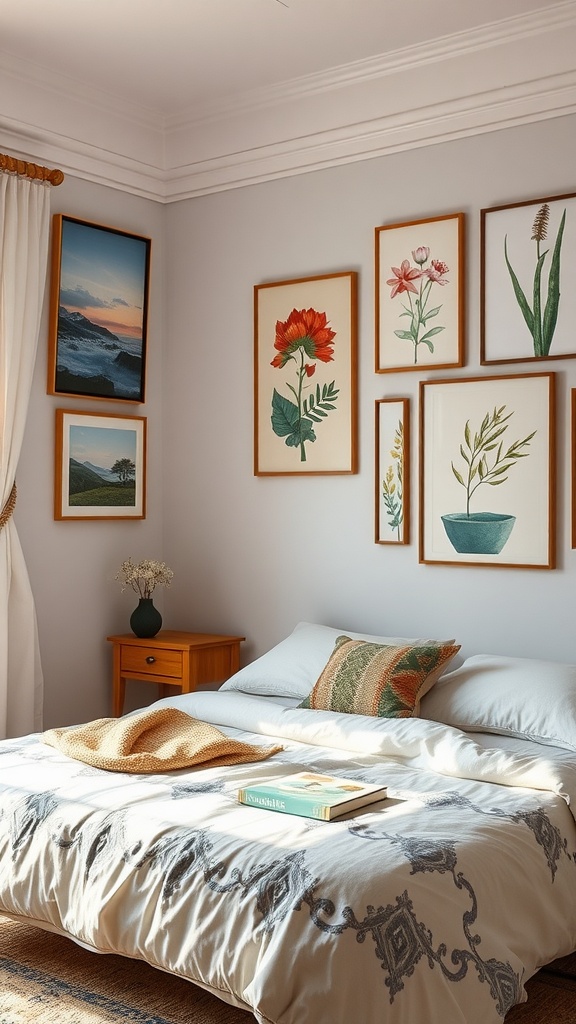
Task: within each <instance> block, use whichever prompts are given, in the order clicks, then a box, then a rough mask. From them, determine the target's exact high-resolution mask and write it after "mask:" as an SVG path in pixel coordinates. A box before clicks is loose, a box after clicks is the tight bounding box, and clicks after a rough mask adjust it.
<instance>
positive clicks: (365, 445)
mask: <svg viewBox="0 0 576 1024" xmlns="http://www.w3.org/2000/svg"><path fill="white" fill-rule="evenodd" d="M575 130H576V118H574V117H563V118H556V119H553V120H544V121H541V122H538V123H534V124H528V125H524V126H521V127H515V128H512V129H504V130H500V131H496V132H494V133H492V134H483V135H481V136H478V137H473V138H468V139H460V140H455V141H453V142H448V143H442V144H438V145H433V146H429V147H425V148H419V149H414V150H411V151H406V152H402V153H397V154H394V155H390V156H387V157H385V158H376V159H370V160H367V161H360V162H357V163H351V164H349V165H346V166H342V167H336V168H331V169H328V170H325V171H322V170H320V171H316V172H314V173H309V174H304V175H301V176H296V177H291V178H286V179H279V180H277V181H271V182H267V183H263V184H258V185H255V186H249V187H245V188H239V189H232V190H230V191H225V192H222V193H217V194H213V195H208V196H204V197H199V198H195V199H190V200H185V201H182V202H179V203H174V204H172V205H167V206H162V205H161V204H157V203H153V202H150V201H148V200H145V199H141V198H138V197H133V196H130V195H128V194H126V193H123V192H119V191H116V190H114V189H112V188H107V187H105V186H100V185H95V184H90V183H87V182H84V181H79V180H75V179H74V178H73V176H71V175H68V176H67V178H66V181H65V183H64V185H62V186H61V187H60V188H59V189H55V190H54V191H53V195H52V209H53V212H64V213H68V214H70V215H72V216H77V217H82V218H85V219H87V220H93V221H94V222H97V223H101V224H108V225H110V226H113V227H117V228H121V229H125V230H128V231H133V232H135V233H138V234H144V235H149V236H150V237H151V238H152V243H153V245H152V287H151V301H150V335H149V352H148V369H147V396H146V402H145V404H144V405H143V406H139V407H138V408H137V412H138V414H141V415H145V416H146V417H147V421H148V467H147V481H148V503H147V518H146V520H144V521H143V522H101V523H92V522H85V523H75V522H68V523H66V522H55V521H54V520H53V517H52V493H53V490H52V489H53V462H54V410H55V408H57V407H64V408H70V409H77V408H79V409H87V410H90V409H92V408H95V407H97V406H98V407H99V405H100V403H95V402H93V401H90V400H82V401H78V400H74V399H68V400H66V401H64V400H60V399H56V398H54V397H51V396H47V394H46V360H47V352H46V347H47V310H46V313H45V317H44V321H43V328H42V336H41V339H40V346H39V354H38V363H37V369H36V375H35V380H34V387H33V393H32V398H31V405H30V416H29V423H28V428H27V432H26V437H25V442H24V449H23V452H22V458H21V463H20V467H19V472H18V488H19V502H18V507H17V511H16V523H17V526H18V529H19V533H20V537H21V540H22V545H23V548H24V551H25V555H26V558H27V562H28V566H29V572H30V577H31V583H32V588H33V591H34V596H35V599H36V605H37V614H38V624H39V634H40V645H41V654H42V661H43V668H44V676H45V724H46V726H47V727H49V726H52V725H56V724H67V723H73V722H78V721H85V720H88V719H90V718H94V717H99V716H101V715H105V714H108V713H109V711H110V668H111V652H110V645H109V644H107V643H106V639H105V638H106V636H107V635H108V634H109V633H112V632H124V631H126V630H127V629H128V618H129V614H130V611H131V610H132V607H133V601H132V599H131V597H130V595H129V594H121V593H120V588H119V584H118V583H116V582H115V581H114V579H113V577H114V573H115V572H116V570H117V568H118V566H119V564H120V562H121V561H122V560H123V559H124V558H126V557H128V556H129V555H132V556H133V557H134V558H138V559H139V558H143V557H159V558H164V559H165V560H166V562H167V563H168V564H169V565H170V566H171V567H172V568H173V570H174V572H175V577H174V582H173V584H172V587H171V588H170V589H169V590H167V591H165V592H159V593H158V595H157V596H158V604H159V606H160V608H161V610H162V612H163V614H164V624H165V626H167V627H169V628H175V629H189V630H208V631H213V632H220V633H232V634H240V635H243V636H246V638H247V640H246V643H245V645H244V646H243V661H244V662H245V661H247V660H250V659H252V658H253V657H255V656H257V655H258V654H260V653H262V652H263V651H264V650H265V649H267V648H268V647H269V646H271V645H272V644H274V643H276V642H277V641H278V640H280V639H281V638H282V637H284V636H285V635H286V634H287V633H289V632H290V631H291V629H292V628H293V627H294V625H295V624H296V623H297V622H298V621H300V620H309V621H316V622H323V623H326V624H329V625H333V626H336V627H338V628H344V629H346V628H348V629H351V630H357V631H365V632H370V631H371V632H375V633H394V634H401V635H407V636H438V637H442V638H444V637H448V636H450V637H452V636H453V637H455V638H456V639H457V640H458V642H460V643H461V644H462V645H463V652H464V653H465V654H468V653H475V652H493V653H498V652H500V653H504V654H512V655H526V656H530V657H541V658H551V659H556V660H563V661H576V652H575V650H574V643H573V633H572V628H571V608H572V605H573V594H574V588H575V585H576V564H575V557H576V556H575V552H574V551H573V550H572V549H571V547H570V495H571V482H570V473H569V469H570V444H569V429H570V424H569V393H570V389H571V388H572V387H576V360H574V359H568V358H567V359H562V360H558V361H550V362H546V363H545V364H542V365H543V366H545V368H546V369H552V370H554V371H555V373H556V374H557V385H558V386H557V425H558V445H557V464H556V470H557V471H556V520H557V568H556V569H554V570H551V571H548V570H540V569H539V570H534V569H517V568H514V569H504V568H499V567H493V566H474V567H467V566H463V565H454V566H444V565H423V564H420V563H419V561H418V544H417V534H418V513H419V509H418V480H417V475H418V390H419V381H420V380H421V379H424V378H425V379H434V378H435V377H440V376H446V375H447V371H435V370H431V369H430V370H428V371H426V373H425V374H420V373H408V372H399V373H391V374H376V373H375V372H374V229H375V227H376V226H378V225H382V224H386V223H398V222H402V221H407V220H414V219H418V218H427V217H431V216H435V215H443V214H447V213H451V212H455V211H458V212H463V213H465V215H466V235H467V241H466V263H467V272H466V300H467V312H466V363H465V365H464V366H463V367H461V368H457V369H454V370H451V371H449V375H450V376H451V377H454V378H459V377H461V378H465V377H468V376H476V375H479V376H484V375H488V374H489V373H493V372H495V371H494V368H493V367H482V366H480V363H479V314H480V307H479V290H480V289H479V278H480V258H479V244H480V209H481V208H482V207H489V206H494V205H498V204H503V203H511V202H515V201H521V200H524V199H532V198H534V199H536V198H538V197H543V196H550V195H554V194H561V193H568V192H573V191H575V182H574V173H573V139H574V133H575ZM341 271H355V272H357V274H358V284H359V293H358V328H359V329H358V410H359V413H358V426H359V431H358V452H359V468H358V473H356V474H352V475H334V476H331V475H328V476H309V477H306V478H302V477H287V476H278V477H256V476H254V473H253V287H254V285H255V284H259V283H264V282H268V281H281V280H287V279H292V278H296V277H298V278H299V277H306V276H314V275H319V274H328V273H337V272H341ZM503 329H504V330H505V325H504V326H503ZM574 348H575V350H576V345H575V346H574ZM535 368H536V367H535V364H534V363H530V362H528V363H526V364H520V365H518V366H514V367H512V368H510V367H506V366H502V367H499V368H497V371H496V372H499V373H500V372H501V373H502V374H504V373H507V372H521V371H533V370H534V369H535ZM383 397H408V398H410V400H411V428H412V438H413V444H412V456H411V466H410V473H411V482H412V493H413V502H412V513H411V524H410V525H411V537H412V543H411V544H410V545H407V546H390V545H377V544H375V543H374V403H375V401H376V400H377V399H379V398H383ZM104 404H105V406H106V409H107V410H109V411H110V412H130V411H134V410H133V407H126V405H125V404H122V403H108V402H106V403H104ZM152 696H155V692H154V691H151V690H150V688H148V687H146V686H140V687H138V686H137V685H136V684H134V686H132V687H131V688H130V691H129V698H128V703H127V706H128V707H136V706H138V705H139V704H140V703H144V702H146V701H148V700H149V699H150V698H151V697H152Z"/></svg>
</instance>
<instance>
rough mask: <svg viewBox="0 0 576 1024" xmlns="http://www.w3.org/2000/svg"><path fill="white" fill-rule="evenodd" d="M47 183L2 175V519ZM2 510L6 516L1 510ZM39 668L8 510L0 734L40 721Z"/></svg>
mask: <svg viewBox="0 0 576 1024" xmlns="http://www.w3.org/2000/svg"><path fill="white" fill-rule="evenodd" d="M49 226H50V185H47V184H45V183H43V182H39V181H34V180H31V179H29V178H24V177H20V176H17V175H15V174H9V173H1V174H0V521H1V520H2V519H3V518H6V514H7V511H8V509H9V508H10V496H11V494H12V495H13V486H14V482H15V478H16V468H17V465H18V458H19V456H20V449H21V447H22V438H23V435H24V427H25V423H26V414H27V410H28V401H29V398H30V389H31V386H32V376H33V373H34V362H35V359H36V349H37V345H38V332H39V327H40V317H41V312H42V304H43V298H44V290H45V285H46V274H47V265H48V234H49ZM2 510H4V515H2ZM42 689H43V679H42V668H41V664H40V651H39V645H38V631H37V625H36V612H35V608H34V599H33V596H32V589H31V587H30V581H29V578H28V572H27V569H26V563H25V561H24V556H23V553H22V548H21V546H20V541H19V539H18V534H17V532H16V526H15V525H14V519H13V517H10V518H9V519H8V521H7V522H6V523H5V525H4V526H3V528H2V529H1V530H0V737H1V738H4V737H8V736H20V735H23V734H25V733H28V732H32V731H35V730H36V729H40V728H41V727H42Z"/></svg>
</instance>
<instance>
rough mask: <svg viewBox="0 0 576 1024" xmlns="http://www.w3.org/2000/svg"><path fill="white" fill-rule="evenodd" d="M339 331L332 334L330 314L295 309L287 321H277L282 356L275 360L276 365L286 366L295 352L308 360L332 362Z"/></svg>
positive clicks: (276, 356)
mask: <svg viewBox="0 0 576 1024" xmlns="http://www.w3.org/2000/svg"><path fill="white" fill-rule="evenodd" d="M335 337H336V332H335V331H331V330H330V328H329V327H328V321H327V320H326V313H317V312H316V310H315V309H300V310H298V309H293V310H292V312H291V313H290V316H289V317H288V319H287V320H284V321H283V320H278V321H277V322H276V341H275V342H274V348H275V349H277V350H278V354H277V355H275V356H274V359H273V360H272V364H271V365H272V366H284V365H285V364H286V363H287V361H288V360H289V359H294V358H295V355H294V353H295V352H297V351H298V349H300V350H301V351H303V352H304V353H305V354H306V356H307V357H308V359H321V360H322V362H323V363H329V362H330V360H331V359H332V358H333V356H334V346H333V345H332V344H331V342H332V340H333V338H335Z"/></svg>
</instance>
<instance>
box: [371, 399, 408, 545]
mask: <svg viewBox="0 0 576 1024" xmlns="http://www.w3.org/2000/svg"><path fill="white" fill-rule="evenodd" d="M375 409H376V417H375V418H376V424H375V425H376V443H375V460H376V465H375V483H376V495H375V498H376V508H375V541H376V544H409V543H410V399H409V398H380V399H378V400H377V401H376V403H375Z"/></svg>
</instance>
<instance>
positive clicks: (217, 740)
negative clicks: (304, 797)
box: [42, 707, 283, 773]
mask: <svg viewBox="0 0 576 1024" xmlns="http://www.w3.org/2000/svg"><path fill="white" fill-rule="evenodd" d="M42 739H43V741H44V743H48V744H49V745H50V746H52V747H57V748H58V749H59V750H61V751H62V752H63V753H64V754H67V755H68V757H73V758H75V760H77V761H84V762H85V763H86V764H91V765H93V766H94V767H95V768H105V769H107V770H108V771H112V772H137V773H141V772H166V771H171V770H173V769H176V768H189V767H191V766H193V765H200V764H201V765H202V767H203V768H214V767H216V766H217V765H223V764H243V763H244V762H246V761H262V760H264V759H265V758H267V757H270V756H271V755H272V754H276V753H278V751H279V750H282V749H283V748H282V747H256V746H252V744H250V743H242V742H240V741H239V740H233V739H230V737H229V736H225V735H224V733H222V732H220V730H219V729H216V728H215V727H214V726H213V725H209V724H208V723H207V722H201V721H199V720H198V719H197V718H191V717H190V715H187V714H186V713H185V712H184V711H180V710H179V709H178V708H170V707H168V708H158V709H156V710H154V711H143V712H141V713H138V714H136V715H128V716H127V717H125V718H99V719H96V721H94V722H87V724H86V725H80V726H78V727H75V728H72V729H66V728H65V729H50V730H49V731H48V732H45V733H43V734H42Z"/></svg>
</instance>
